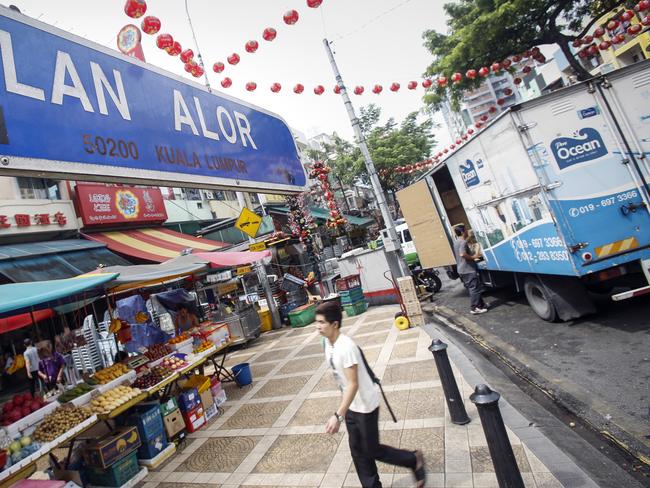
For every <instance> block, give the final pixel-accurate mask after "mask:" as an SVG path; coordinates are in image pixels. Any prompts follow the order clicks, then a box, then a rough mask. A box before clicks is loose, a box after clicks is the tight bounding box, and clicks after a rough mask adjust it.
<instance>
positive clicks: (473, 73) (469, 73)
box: [465, 69, 478, 80]
mask: <svg viewBox="0 0 650 488" xmlns="http://www.w3.org/2000/svg"><path fill="white" fill-rule="evenodd" d="M477 75H478V73H477V72H476V70H475V69H468V70H467V73H465V76H466V77H467V78H469V79H470V80H473V79H475V78H476V76H477Z"/></svg>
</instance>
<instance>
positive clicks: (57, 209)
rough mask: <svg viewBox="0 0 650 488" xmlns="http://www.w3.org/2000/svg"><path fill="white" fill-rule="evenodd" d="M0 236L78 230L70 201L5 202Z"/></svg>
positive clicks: (1, 212) (1, 210)
mask: <svg viewBox="0 0 650 488" xmlns="http://www.w3.org/2000/svg"><path fill="white" fill-rule="evenodd" d="M3 203H4V204H5V205H3V208H1V209H0V236H5V235H15V234H34V233H40V232H61V231H71V230H77V218H76V216H75V212H74V207H73V205H72V202H71V201H70V200H4V201H3Z"/></svg>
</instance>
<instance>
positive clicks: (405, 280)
mask: <svg viewBox="0 0 650 488" xmlns="http://www.w3.org/2000/svg"><path fill="white" fill-rule="evenodd" d="M397 286H398V287H399V291H400V292H401V293H405V292H408V291H412V292H414V293H415V284H414V283H413V278H412V277H411V276H402V277H401V278H397Z"/></svg>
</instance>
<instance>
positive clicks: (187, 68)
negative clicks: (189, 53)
mask: <svg viewBox="0 0 650 488" xmlns="http://www.w3.org/2000/svg"><path fill="white" fill-rule="evenodd" d="M194 66H195V63H194V62H190V63H185V71H187V72H188V73H191V72H192V69H193V68H194Z"/></svg>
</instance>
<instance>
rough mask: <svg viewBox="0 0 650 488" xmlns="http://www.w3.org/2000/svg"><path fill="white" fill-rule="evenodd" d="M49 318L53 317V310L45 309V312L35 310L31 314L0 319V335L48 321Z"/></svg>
mask: <svg viewBox="0 0 650 488" xmlns="http://www.w3.org/2000/svg"><path fill="white" fill-rule="evenodd" d="M32 316H33V319H32ZM50 317H54V310H52V309H51V308H46V309H45V310H35V311H34V312H33V313H21V314H18V315H12V316H11V317H7V318H4V319H0V334H4V333H5V332H11V331H12V330H16V329H21V328H22V327H27V326H28V325H32V324H33V323H35V322H40V321H41V320H45V319H49V318H50Z"/></svg>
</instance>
